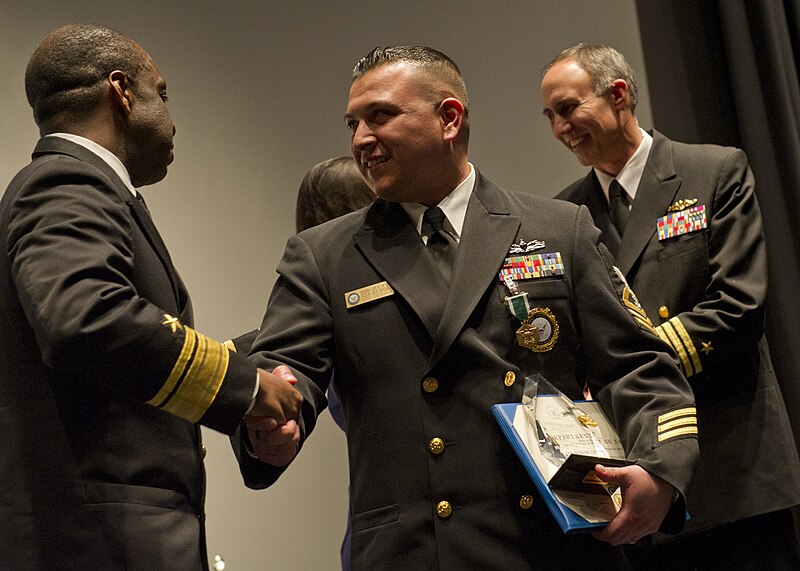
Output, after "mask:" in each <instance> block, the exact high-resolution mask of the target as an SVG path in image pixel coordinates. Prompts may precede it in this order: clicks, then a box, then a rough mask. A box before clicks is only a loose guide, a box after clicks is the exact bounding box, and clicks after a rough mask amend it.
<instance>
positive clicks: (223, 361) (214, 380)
mask: <svg viewBox="0 0 800 571" xmlns="http://www.w3.org/2000/svg"><path fill="white" fill-rule="evenodd" d="M183 331H184V334H185V337H184V342H183V348H182V350H181V354H180V355H179V356H178V360H177V361H176V362H175V366H174V367H173V368H172V372H171V373H170V375H169V378H168V379H167V381H166V382H165V383H164V385H163V386H162V387H161V389H160V390H159V391H158V393H157V394H156V396H155V397H153V398H152V399H150V400H149V401H148V404H151V405H153V406H155V407H158V408H161V409H163V410H165V411H166V412H169V413H172V414H174V415H176V416H179V417H181V418H184V419H186V420H188V421H190V422H197V421H199V420H200V419H201V418H202V417H203V415H204V414H205V412H206V410H208V408H209V407H210V406H211V404H212V403H213V402H214V399H215V398H216V396H217V393H218V392H219V389H220V387H221V386H222V381H223V379H224V378H225V373H226V372H227V370H228V362H229V359H230V351H229V350H228V348H227V347H226V346H225V345H224V344H223V343H219V342H218V341H214V340H213V339H210V338H208V337H206V336H205V335H203V334H201V333H198V332H196V331H195V330H193V329H192V328H190V327H186V326H184V327H183Z"/></svg>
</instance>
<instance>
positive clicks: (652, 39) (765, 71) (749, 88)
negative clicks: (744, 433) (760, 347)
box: [636, 0, 800, 515]
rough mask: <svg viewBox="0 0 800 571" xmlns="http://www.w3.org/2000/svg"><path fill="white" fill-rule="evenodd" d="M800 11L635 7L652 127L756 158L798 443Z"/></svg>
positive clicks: (779, 6)
mask: <svg viewBox="0 0 800 571" xmlns="http://www.w3.org/2000/svg"><path fill="white" fill-rule="evenodd" d="M799 3H800V2H798V1H797V0H708V1H706V0H672V1H668V2H664V1H663V0H637V2H636V6H637V10H638V16H639V25H640V29H641V35H642V46H643V50H644V56H645V66H646V68H647V69H646V72H647V81H648V85H649V91H650V99H651V103H652V109H653V122H654V125H653V126H654V127H655V128H656V129H658V130H659V131H661V132H662V133H664V134H666V135H667V136H669V137H671V138H674V139H676V140H679V141H684V142H689V143H717V144H721V145H732V146H736V147H740V148H742V149H744V151H745V152H746V153H747V155H748V157H749V159H750V164H751V167H752V169H753V173H754V174H755V177H756V194H757V195H758V199H759V203H760V205H761V210H762V216H763V219H764V233H765V234H766V238H767V247H768V253H769V300H768V304H767V338H768V341H769V345H770V353H771V355H772V359H773V363H774V365H775V369H776V373H777V376H778V379H779V380H780V383H781V388H782V390H783V395H784V399H785V401H786V406H787V408H788V410H789V416H790V418H791V421H792V427H793V429H794V433H795V438H796V440H798V442H800V210H798V208H800V80H799V79H798V62H800V20H798V17H799V14H798V9H799V8H800V6H798V4H799ZM731 477H735V475H731ZM796 515H797V514H796Z"/></svg>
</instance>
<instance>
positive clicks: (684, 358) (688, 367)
mask: <svg viewBox="0 0 800 571" xmlns="http://www.w3.org/2000/svg"><path fill="white" fill-rule="evenodd" d="M661 327H663V328H664V332H665V333H666V334H667V335H668V336H669V341H670V343H671V344H672V346H673V347H674V348H675V351H676V352H677V353H678V357H680V360H681V364H682V365H683V372H684V373H685V374H686V376H687V377H691V376H692V375H694V370H693V369H692V363H691V362H690V361H689V355H687V354H686V350H685V349H684V348H683V343H681V340H680V338H679V337H678V334H677V333H675V329H673V327H672V323H670V322H669V321H667V322H666V323H662V324H661Z"/></svg>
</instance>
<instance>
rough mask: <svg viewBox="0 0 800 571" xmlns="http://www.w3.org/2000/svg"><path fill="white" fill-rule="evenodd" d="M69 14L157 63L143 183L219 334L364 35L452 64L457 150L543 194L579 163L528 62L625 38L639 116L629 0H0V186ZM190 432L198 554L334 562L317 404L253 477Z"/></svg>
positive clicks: (331, 435)
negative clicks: (45, 50)
mask: <svg viewBox="0 0 800 571" xmlns="http://www.w3.org/2000/svg"><path fill="white" fill-rule="evenodd" d="M70 22H96V23H100V24H104V25H107V26H110V27H113V28H115V29H117V30H119V31H121V32H123V33H125V34H127V35H130V36H131V37H133V38H134V39H136V40H137V41H138V42H139V43H140V44H141V45H142V46H143V47H144V48H145V49H146V50H147V51H148V52H149V53H150V54H151V55H152V56H153V58H154V59H155V60H156V62H157V64H158V66H159V68H160V70H161V72H162V74H163V75H164V77H165V78H166V80H167V84H168V92H169V97H170V102H169V107H170V112H171V114H172V117H173V119H174V121H175V124H176V126H177V135H176V138H175V162H174V163H173V165H172V166H171V167H170V172H169V175H168V176H167V178H166V179H165V180H164V181H162V182H160V183H159V184H157V185H154V186H152V187H148V188H145V189H144V194H145V196H146V197H147V201H148V205H149V206H150V209H151V211H152V213H153V217H154V218H155V221H156V224H157V225H158V227H159V229H160V231H161V233H162V235H163V237H164V240H165V242H166V243H167V245H168V246H169V248H170V252H171V254H172V257H173V260H174V261H175V264H176V265H177V267H178V268H179V270H180V272H181V274H182V276H183V278H184V280H185V281H186V283H187V285H188V287H189V290H190V291H191V293H192V298H193V301H194V305H195V315H196V322H197V323H196V324H197V328H198V329H199V330H200V331H202V332H204V333H206V334H208V335H211V336H214V337H216V338H219V339H225V338H228V337H231V336H234V335H236V334H239V333H242V332H244V331H247V330H250V329H252V328H254V327H257V326H258V325H259V324H260V322H261V318H262V315H263V311H264V307H265V304H266V299H267V296H268V294H269V291H270V289H271V287H272V284H273V282H274V279H275V272H274V268H275V266H276V264H277V262H278V260H279V259H280V256H281V254H282V251H283V246H284V243H285V240H286V238H287V237H288V236H289V235H290V234H291V233H292V232H293V229H294V204H295V199H296V193H297V188H298V185H299V183H300V181H301V179H302V177H303V175H304V174H305V172H306V171H307V170H308V169H309V168H310V167H311V166H312V165H313V164H315V163H316V162H318V161H320V160H323V159H326V158H329V157H332V156H338V155H344V154H348V152H349V149H348V133H347V130H346V129H345V127H344V124H343V121H342V115H343V113H344V109H345V105H346V100H347V91H348V88H349V83H350V80H349V73H350V70H351V69H352V66H353V65H354V64H355V62H356V61H357V60H358V58H359V57H361V56H362V55H364V54H365V53H367V52H368V51H369V50H371V49H372V48H373V47H375V46H377V45H397V44H424V45H430V46H432V47H435V48H437V49H439V50H441V51H443V52H445V53H447V54H448V55H450V56H451V57H452V58H453V59H454V60H455V61H456V62H457V63H458V64H459V66H460V67H461V70H462V72H463V74H464V76H465V78H466V81H467V87H468V89H469V93H470V107H471V109H470V114H471V117H472V137H471V139H472V141H471V145H470V155H471V160H472V162H473V163H474V164H476V165H477V166H478V168H480V169H481V171H482V172H483V173H484V174H486V175H487V176H488V177H489V178H491V179H492V180H493V181H494V182H496V183H498V184H500V185H501V186H504V187H507V188H510V189H516V190H522V191H525V192H532V193H536V194H540V195H544V196H552V195H553V194H555V193H556V192H557V191H558V190H560V189H561V188H563V187H564V186H565V185H566V184H568V183H570V182H572V181H573V180H575V179H576V178H578V177H579V176H582V175H583V174H584V173H585V169H583V168H582V167H580V166H579V165H578V163H577V161H576V160H575V159H574V157H572V156H571V154H570V153H569V152H568V151H566V150H565V149H564V148H562V147H561V145H560V143H557V142H556V141H555V140H554V139H553V138H552V135H551V134H550V130H549V126H548V124H547V121H546V120H545V119H544V118H543V117H542V115H541V105H540V102H539V70H540V69H541V67H542V66H543V65H545V64H546V63H547V62H548V61H549V60H550V59H551V57H553V56H554V55H555V54H556V53H557V52H558V51H560V50H561V49H563V48H565V47H568V46H570V45H573V44H575V43H578V42H580V41H583V42H592V43H606V44H610V45H613V46H615V47H617V48H618V49H620V50H621V51H622V52H623V53H625V54H626V55H627V56H628V58H629V60H630V61H631V64H632V65H633V66H634V68H635V69H636V70H637V71H638V74H639V82H640V91H641V97H640V105H639V110H638V115H639V120H640V123H641V124H642V126H643V127H645V128H650V126H651V113H650V105H649V97H648V93H647V85H646V78H645V70H644V63H643V60H642V49H641V44H640V39H639V27H638V23H637V19H636V9H635V4H634V0H610V1H603V2H596V1H592V0H582V1H580V0H562V1H558V2H556V1H549V0H548V1H534V0H528V1H523V0H519V1H498V2H486V1H485V0H461V1H442V2H437V1H433V0H406V1H405V2H385V1H380V0H373V1H372V2H359V1H354V0H353V1H340V2H337V1H327V2H323V1H322V0H318V1H310V0H294V1H291V0H262V1H257V0H248V1H234V2H224V3H223V2H216V1H211V0H195V1H191V2H190V1H178V0H174V1H172V0H137V1H136V2H118V1H115V0H72V1H70V2H64V1H61V0H0V103H1V104H0V187H4V186H5V185H6V184H7V182H8V181H9V180H10V179H11V178H12V176H13V175H14V174H15V173H16V171H17V170H18V169H19V168H21V167H22V166H23V165H24V164H26V163H27V162H28V161H29V158H30V152H31V150H32V149H33V147H34V145H35V143H36V140H37V138H38V133H37V130H36V128H35V126H34V124H33V119H32V116H31V112H30V109H29V107H28V105H27V102H26V100H25V94H24V84H23V77H24V72H25V66H26V65H27V61H28V58H29V56H30V54H31V53H32V51H33V50H34V49H35V47H36V45H37V44H38V43H39V41H41V39H42V38H43V37H44V36H45V35H46V34H47V33H48V32H49V31H51V30H52V29H55V28H56V27H58V26H60V25H63V24H66V23H70ZM205 440H206V444H207V447H208V449H209V454H208V457H207V459H206V465H207V470H208V496H207V512H208V536H209V539H208V544H209V555H210V557H211V559H212V561H213V558H214V555H216V554H220V555H221V556H222V557H223V558H224V559H225V561H226V563H227V567H226V569H227V570H229V571H230V570H233V571H243V570H252V569H299V570H305V569H308V570H311V569H314V570H326V569H337V568H338V556H339V555H338V550H339V543H340V540H341V537H342V533H343V530H344V526H345V518H346V515H347V480H348V477H347V462H346V444H345V440H344V436H343V435H342V433H341V432H339V431H338V429H337V428H336V427H335V425H334V424H333V422H332V421H331V420H330V417H329V416H328V415H327V414H325V415H324V417H323V418H322V419H321V421H320V424H319V425H318V428H317V430H316V431H315V432H314V434H313V436H312V437H311V438H310V440H309V441H308V442H307V444H306V446H305V447H304V449H303V451H302V453H301V454H300V456H299V457H298V459H297V460H296V461H295V462H294V463H293V464H292V466H291V467H290V468H289V469H288V470H287V472H286V473H285V474H284V475H283V477H282V478H281V479H280V480H279V482H278V483H277V484H276V485H274V486H273V487H271V488H269V489H267V490H263V491H251V490H247V489H245V487H244V485H243V484H242V481H241V477H240V476H239V473H238V469H237V467H236V465H235V462H234V458H233V454H232V452H231V450H230V447H229V444H228V441H227V438H226V437H224V436H222V435H220V434H218V433H214V432H212V431H209V430H205ZM0 556H1V554H0Z"/></svg>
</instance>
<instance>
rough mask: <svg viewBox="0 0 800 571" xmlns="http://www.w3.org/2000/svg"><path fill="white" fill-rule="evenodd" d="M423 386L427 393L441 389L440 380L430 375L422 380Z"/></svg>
mask: <svg viewBox="0 0 800 571" xmlns="http://www.w3.org/2000/svg"><path fill="white" fill-rule="evenodd" d="M422 388H423V389H424V390H425V392H426V393H435V392H436V391H437V390H438V389H439V381H437V380H436V379H434V378H433V377H428V378H427V379H425V380H424V381H422Z"/></svg>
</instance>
